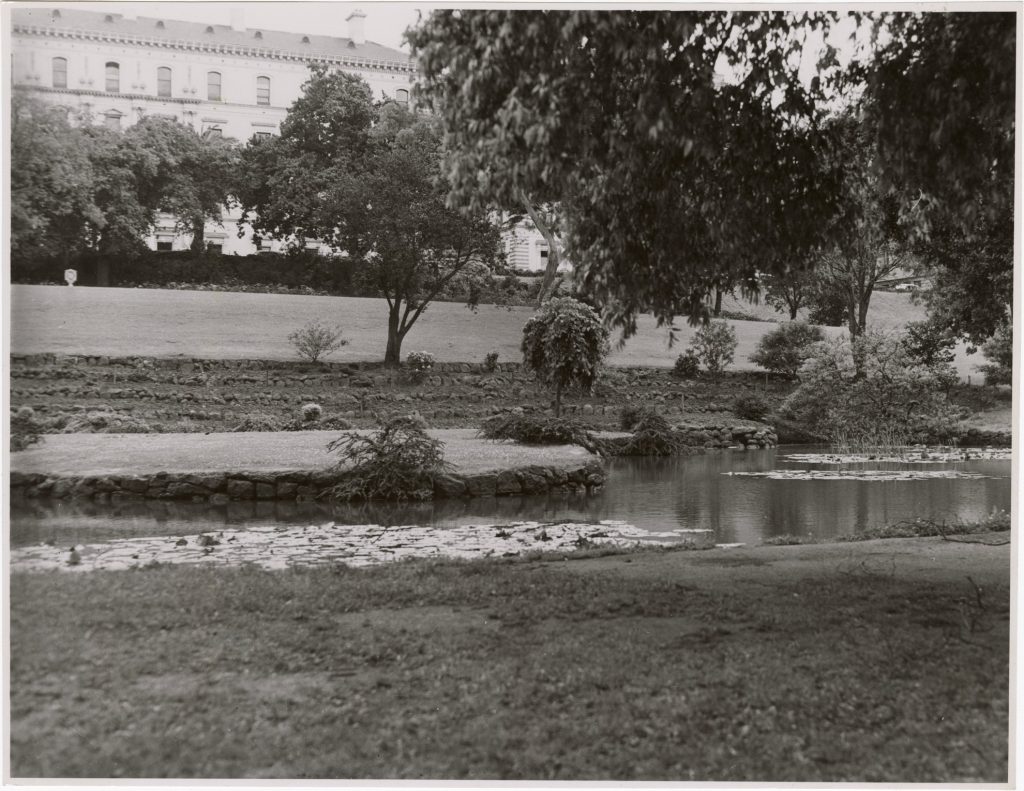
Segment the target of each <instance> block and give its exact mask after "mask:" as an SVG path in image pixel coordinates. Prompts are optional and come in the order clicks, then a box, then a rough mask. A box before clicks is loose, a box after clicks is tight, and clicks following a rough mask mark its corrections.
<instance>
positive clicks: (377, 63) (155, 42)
mask: <svg viewBox="0 0 1024 791" xmlns="http://www.w3.org/2000/svg"><path fill="white" fill-rule="evenodd" d="M11 31H12V32H13V33H22V34H26V35H35V36H55V37H59V38H85V39H93V40H98V41H114V42H118V43H123V44H137V45H141V46H158V47H165V48H167V49H188V50H199V51H203V52H216V53H220V54H223V55H240V56H246V57H258V58H275V59H278V60H297V61H303V62H312V63H338V64H341V65H345V66H350V67H351V66H354V67H356V68H364V69H384V70H391V71H404V72H409V73H415V72H416V71H417V69H416V66H415V64H414V63H413V62H411V61H406V62H404V63H403V62H402V61H396V60H384V59H380V58H360V57H344V56H340V55H329V54H324V53H320V54H314V53H307V52H298V51H295V50H283V49H271V48H268V47H255V46H249V45H244V44H225V43H219V42H206V41H203V42H200V41H191V40H189V39H170V38H159V37H156V36H139V35H133V34H130V33H111V32H109V31H99V30H87V29H84V28H77V29H63V28H51V27H46V26H44V25H26V24H23V23H15V24H14V25H12V26H11Z"/></svg>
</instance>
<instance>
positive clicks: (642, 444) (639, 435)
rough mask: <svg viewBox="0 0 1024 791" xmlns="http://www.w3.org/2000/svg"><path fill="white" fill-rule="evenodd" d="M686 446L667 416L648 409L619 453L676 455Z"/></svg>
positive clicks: (631, 454) (629, 454)
mask: <svg viewBox="0 0 1024 791" xmlns="http://www.w3.org/2000/svg"><path fill="white" fill-rule="evenodd" d="M686 447H687V446H686V445H685V444H684V442H683V440H682V438H681V437H680V436H679V435H678V434H677V433H676V432H675V430H673V428H672V426H670V425H669V423H668V421H667V420H665V418H663V417H662V416H661V415H659V414H657V413H656V412H652V411H648V412H646V413H645V414H644V415H643V416H642V417H641V418H640V420H639V421H638V422H637V424H636V425H635V426H634V427H633V436H632V437H630V439H629V441H628V442H627V443H626V445H625V446H624V447H623V448H622V450H621V451H620V452H619V453H620V455H622V456H674V455H676V454H677V453H680V452H682V451H683V450H684V449H685V448H686Z"/></svg>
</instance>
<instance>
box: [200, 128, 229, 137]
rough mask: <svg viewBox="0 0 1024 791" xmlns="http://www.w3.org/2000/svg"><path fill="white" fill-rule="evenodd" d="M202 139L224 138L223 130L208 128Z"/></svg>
mask: <svg viewBox="0 0 1024 791" xmlns="http://www.w3.org/2000/svg"><path fill="white" fill-rule="evenodd" d="M203 137H224V130H223V129H221V128H220V127H219V126H208V127H207V128H206V131H205V132H203Z"/></svg>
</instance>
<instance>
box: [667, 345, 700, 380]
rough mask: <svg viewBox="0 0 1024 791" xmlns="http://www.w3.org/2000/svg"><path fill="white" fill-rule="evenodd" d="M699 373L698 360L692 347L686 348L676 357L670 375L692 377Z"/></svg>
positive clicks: (684, 377)
mask: <svg viewBox="0 0 1024 791" xmlns="http://www.w3.org/2000/svg"><path fill="white" fill-rule="evenodd" d="M699 373H700V360H699V359H698V358H697V355H696V353H695V352H694V351H693V349H687V350H686V351H685V352H683V353H682V354H680V355H679V356H678V357H676V364H675V367H673V368H672V375H673V376H675V377H676V378H678V379H693V378H694V377H696V376H697V374H699Z"/></svg>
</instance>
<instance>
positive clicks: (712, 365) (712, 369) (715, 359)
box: [690, 321, 738, 378]
mask: <svg viewBox="0 0 1024 791" xmlns="http://www.w3.org/2000/svg"><path fill="white" fill-rule="evenodd" d="M737 343H738V341H737V340H736V330H734V329H733V328H732V327H731V326H729V325H728V324H726V323H725V322H724V321H709V322H708V323H707V324H704V325H702V326H701V328H700V329H699V330H697V334H696V335H694V336H693V339H692V340H691V341H690V349H691V350H692V351H693V353H694V354H695V355H696V356H697V359H698V360H699V361H700V362H701V364H703V366H704V367H705V368H706V369H707V372H708V373H709V374H711V376H712V377H715V378H717V376H718V375H719V374H720V373H721V372H722V371H724V370H725V369H726V368H728V367H729V366H730V365H732V360H733V355H734V354H735V352H736V345H737Z"/></svg>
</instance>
